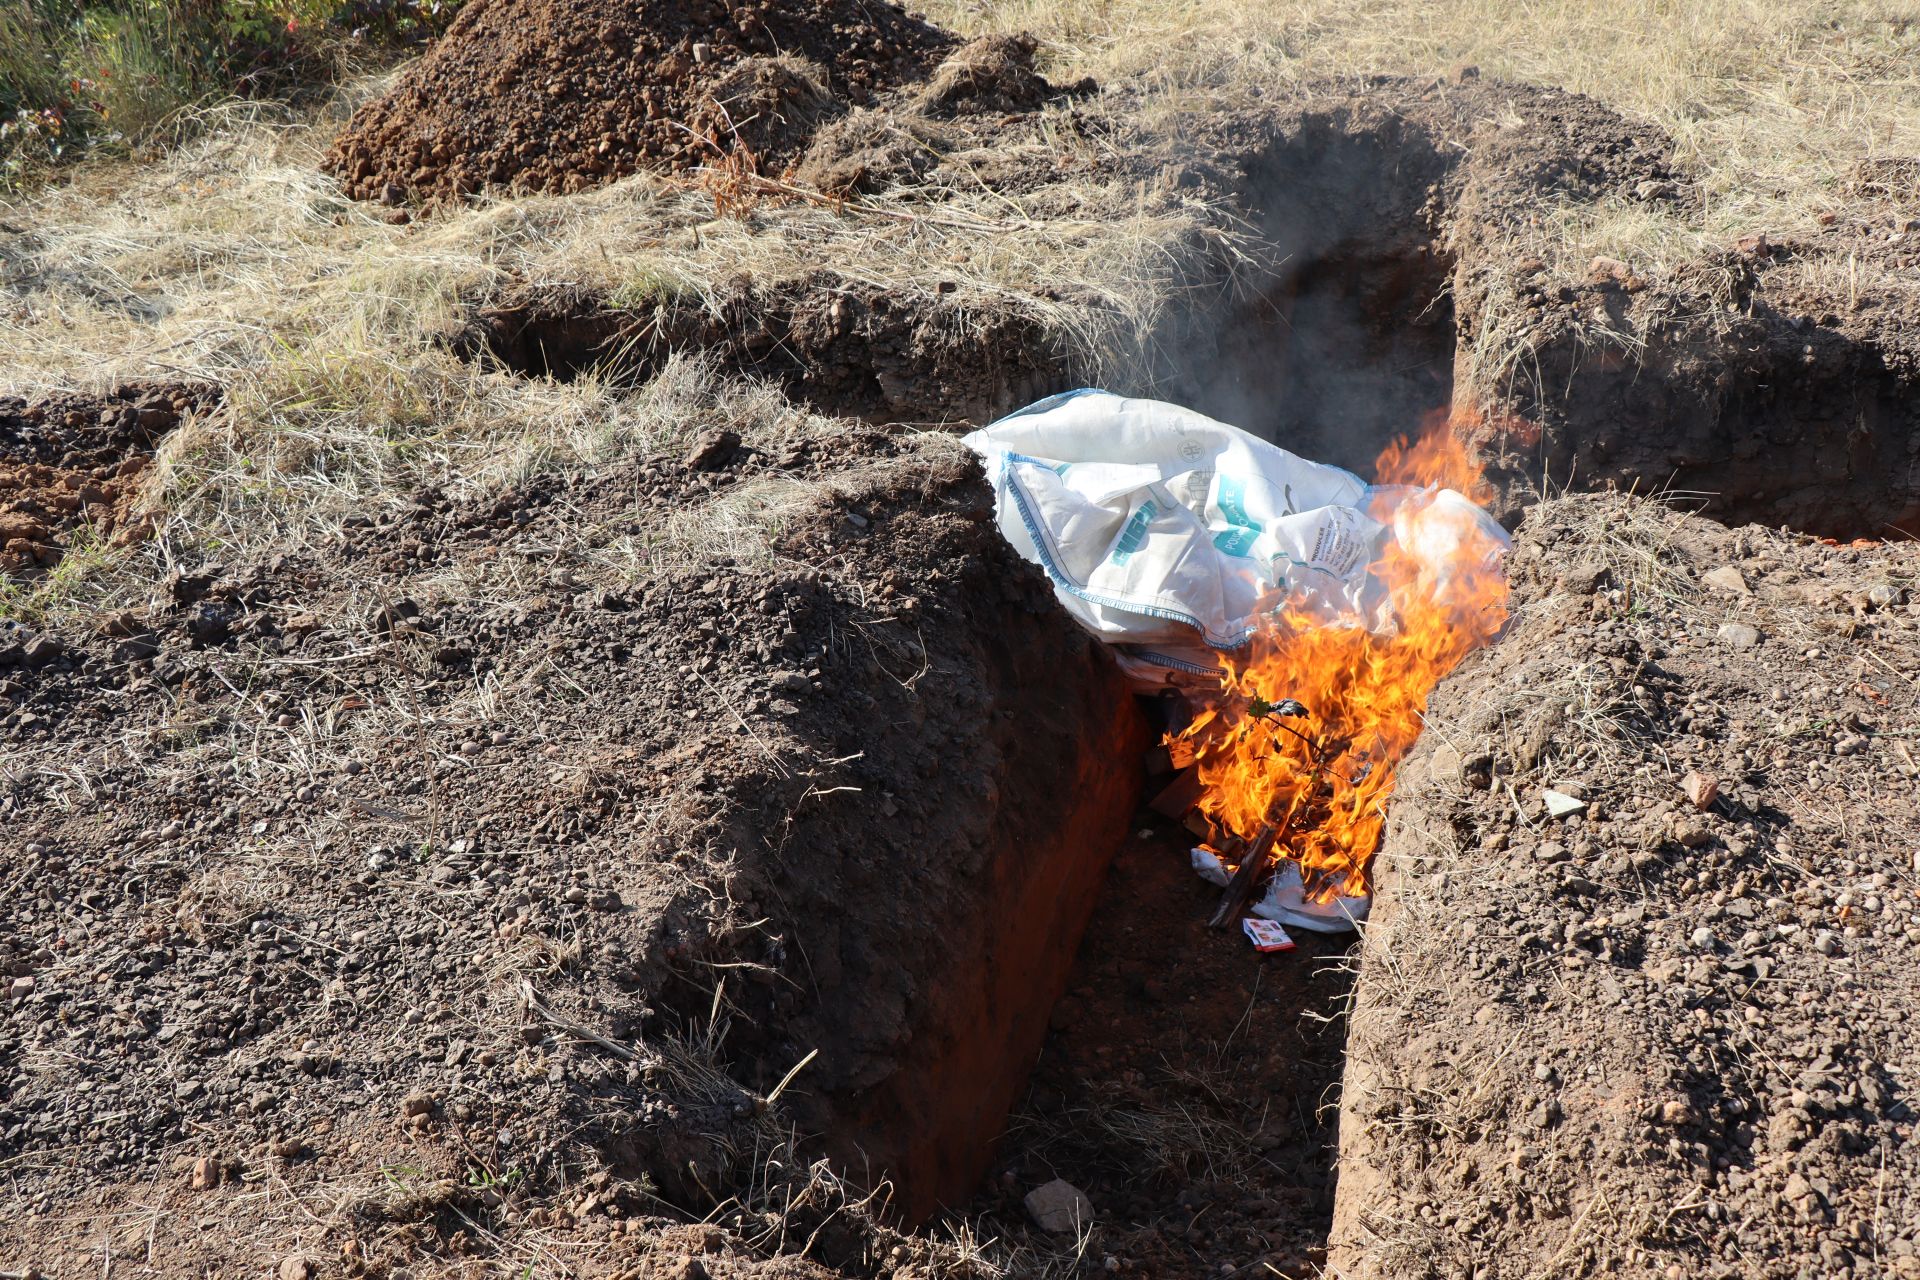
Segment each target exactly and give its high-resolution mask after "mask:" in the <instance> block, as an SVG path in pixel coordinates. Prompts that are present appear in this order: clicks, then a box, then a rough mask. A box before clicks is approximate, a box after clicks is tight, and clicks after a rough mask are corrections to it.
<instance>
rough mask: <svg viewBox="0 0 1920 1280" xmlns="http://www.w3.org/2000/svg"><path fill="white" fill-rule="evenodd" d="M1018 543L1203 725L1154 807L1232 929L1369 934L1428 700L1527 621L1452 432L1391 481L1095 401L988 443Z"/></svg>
mask: <svg viewBox="0 0 1920 1280" xmlns="http://www.w3.org/2000/svg"><path fill="white" fill-rule="evenodd" d="M966 442H967V444H968V445H970V446H971V447H972V448H973V449H974V450H975V451H977V452H978V453H979V454H980V455H981V456H982V458H983V459H984V461H985V464H986V467H987V470H988V473H989V475H990V476H991V477H992V480H993V484H994V491H995V495H996V502H997V515H998V519H999V527H1000V531H1001V532H1002V534H1004V535H1005V536H1006V538H1007V540H1008V541H1009V542H1010V543H1012V544H1013V546H1014V547H1015V548H1016V549H1017V550H1019V551H1020V552H1021V554H1022V555H1024V556H1025V557H1026V558H1027V559H1029V560H1031V561H1034V562H1035V563H1037V564H1039V565H1040V566H1041V567H1042V568H1043V569H1045V570H1046V572H1047V575H1048V577H1049V578H1051V579H1052V581H1053V584H1054V588H1055V592H1056V594H1057V595H1058V596H1059V598H1060V601H1061V603H1062V604H1064V605H1065V606H1066V608H1067V610H1068V611H1069V612H1070V613H1072V614H1073V615H1074V617H1075V618H1077V619H1078V620H1079V621H1080V623H1081V625H1082V626H1084V627H1086V629H1087V630H1089V631H1091V632H1092V633H1093V634H1094V635H1096V636H1098V637H1099V638H1100V639H1101V640H1103V641H1106V642H1107V643H1109V644H1111V645H1113V646H1114V652H1115V654H1116V655H1117V656H1118V657H1119V658H1120V660H1121V663H1122V665H1123V666H1124V667H1125V668H1126V669H1127V670H1128V671H1129V672H1130V673H1131V674H1132V675H1133V676H1134V677H1135V679H1136V680H1137V681H1139V682H1140V683H1141V684H1142V685H1144V686H1147V687H1149V688H1164V687H1166V686H1167V685H1174V686H1176V687H1178V688H1180V689H1181V691H1182V692H1184V693H1185V694H1186V702H1187V704H1188V705H1189V706H1190V707H1192V708H1193V709H1194V714H1193V715H1192V718H1191V719H1190V720H1189V721H1188V722H1187V723H1186V724H1185V725H1184V727H1177V728H1176V729H1175V730H1174V732H1172V733H1170V734H1169V735H1168V738H1167V741H1166V759H1167V762H1168V763H1169V764H1170V765H1171V766H1172V767H1174V768H1176V769H1180V770H1184V771H1185V772H1183V773H1182V774H1180V775H1179V776H1177V777H1176V778H1175V780H1174V782H1173V783H1171V784H1170V785H1168V786H1167V788H1166V789H1165V791H1163V792H1162V793H1161V795H1160V796H1158V797H1156V799H1155V800H1154V807H1155V808H1156V809H1159V810H1160V811H1161V812H1163V813H1166V814H1167V815H1168V816H1169V817H1174V818H1178V819H1180V820H1182V821H1183V822H1185V824H1186V825H1187V826H1188V828H1189V829H1191V830H1192V831H1193V832H1194V833H1195V834H1196V835H1199V836H1201V837H1202V839H1203V840H1204V841H1205V843H1203V844H1202V845H1201V846H1200V847H1199V848H1198V849H1196V850H1195V851H1194V866H1195V869H1196V870H1197V871H1199V872H1201V874H1202V875H1203V876H1206V877H1207V878H1209V879H1213V880H1215V881H1216V882H1223V883H1224V886H1225V889H1226V894H1225V896H1224V897H1223V898H1222V901H1221V905H1220V909H1219V911H1218V912H1217V913H1216V914H1215V917H1214V920H1213V923H1214V924H1215V925H1216V926H1217V927H1222V928H1224V927H1226V926H1227V925H1228V924H1229V923H1231V921H1233V920H1235V919H1238V918H1239V917H1240V914H1241V913H1242V912H1243V911H1245V910H1246V909H1247V907H1248V905H1249V904H1250V903H1251V902H1252V901H1253V898H1254V895H1255V893H1256V892H1257V891H1258V889H1259V887H1260V885H1261V883H1262V882H1266V883H1267V889H1266V893H1265V896H1264V897H1263V898H1262V899H1261V900H1260V902H1259V905H1258V906H1255V907H1254V913H1255V914H1256V915H1257V916H1260V917H1264V918H1265V919H1267V920H1271V921H1277V922H1280V923H1284V924H1289V925H1299V926H1301V927H1304V928H1308V929H1319V930H1327V931H1339V930H1343V929H1348V928H1351V927H1353V925H1355V924H1356V923H1358V921H1360V920H1361V919H1364V918H1365V915H1366V911H1367V907H1368V904H1369V900H1370V894H1371V886H1370V879H1369V872H1370V867H1371V862H1372V858H1373V854H1374V852H1375V850H1376V849H1377V848H1378V845H1379V841H1380V836H1381V833H1382V832H1383V830H1384V828H1385V814H1386V801H1387V797H1388V796H1389V795H1390V793H1391V792H1392V789H1393V779H1394V773H1395V770H1396V769H1397V767H1398V765H1399V762H1400V760H1401V759H1402V758H1403V757H1404V756H1405V754H1406V752H1407V750H1408V749H1409V748H1410V747H1411V746H1412V745H1413V743H1414V741H1415V740H1416V739H1417V738H1418V737H1419V734H1420V729H1421V725H1422V723H1423V716H1424V713H1425V710H1426V702H1427V695H1428V694H1429V693H1431V692H1432V690H1433V687H1434V685H1435V684H1437V683H1438V682H1439V680H1440V678H1441V677H1442V676H1444V675H1445V674H1446V673H1447V672H1448V671H1450V670H1452V668H1453V667H1454V665H1455V664H1457V663H1458V662H1459V661H1460V659H1461V658H1463V657H1465V656H1466V655H1467V654H1468V653H1470V652H1472V651H1473V650H1474V649H1476V648H1478V647H1479V646H1481V645H1483V644H1486V643H1487V642H1489V641H1490V640H1491V639H1493V637H1494V636H1495V635H1496V634H1497V633H1498V631H1499V629H1500V627H1501V626H1502V625H1503V624H1504V622H1505V618H1506V607H1505V606H1506V577H1505V573H1504V567H1503V561H1504V557H1505V554H1506V551H1507V549H1508V547H1509V541H1508V538H1507V534H1506V531H1505V530H1503V529H1502V528H1501V527H1500V526H1499V524H1497V523H1496V522H1495V521H1494V520H1493V519H1492V517H1490V516H1488V515H1487V513H1486V512H1485V511H1483V510H1481V509H1480V507H1478V506H1477V505H1475V503H1474V501H1472V500H1471V499H1470V498H1468V497H1466V496H1463V494H1462V493H1460V492H1459V491H1458V490H1459V489H1463V488H1464V489H1468V490H1470V491H1474V490H1477V488H1478V487H1479V486H1480V484H1481V481H1480V479H1479V474H1478V469H1477V468H1476V467H1475V466H1473V465H1472V463H1471V461H1470V460H1469V459H1468V457H1467V455H1466V453H1465V451H1464V450H1463V449H1461V447H1460V446H1459V443H1458V442H1457V441H1456V440H1455V439H1454V437H1453V435H1452V433H1451V431H1447V430H1442V431H1437V432H1431V433H1429V434H1428V435H1427V436H1426V437H1425V438H1423V439H1422V440H1421V441H1419V442H1418V443H1416V444H1411V445H1410V444H1407V443H1406V442H1405V441H1401V442H1398V443H1396V444H1394V445H1392V446H1390V447H1389V448H1388V449H1387V450H1386V451H1385V452H1384V453H1383V454H1382V455H1381V457H1380V460H1379V463H1378V464H1377V468H1376V470H1377V475H1378V478H1379V479H1380V480H1381V481H1383V482H1384V483H1376V484H1371V485H1369V484H1366V483H1364V482H1362V481H1361V480H1360V479H1359V478H1358V477H1356V476H1354V475H1352V474H1351V473H1349V472H1346V471H1343V470H1340V469H1339V468H1337V467H1329V466H1324V465H1322V464H1320V463H1315V462H1308V461H1306V460H1305V459H1302V458H1297V457H1295V456H1294V455H1292V454H1290V453H1288V452H1286V451H1285V450H1284V449H1280V448H1277V447H1275V446H1273V445H1271V444H1268V443H1266V442H1264V441H1262V440H1259V439H1256V438H1255V437H1253V436H1250V435H1248V434H1247V433H1246V432H1244V431H1240V430H1238V429H1236V428H1234V427H1230V426H1227V425H1225V424H1223V423H1219V422H1215V421H1213V420H1212V419H1210V418H1207V417H1204V416H1202V415H1200V414H1197V413H1194V412H1193V411H1191V410H1189V409H1182V408H1179V407H1177V406H1174V405H1169V404H1161V403H1158V402H1156V401H1152V400H1129V399H1124V398H1122V397H1120V396H1115V395H1111V394H1109V393H1107V392H1103V391H1076V392H1070V393H1068V394H1066V395H1061V396H1055V397H1053V398H1052V399H1049V400H1043V401H1041V402H1040V403H1039V404H1036V405H1034V406H1032V407H1031V408H1028V409H1023V410H1021V411H1020V412H1019V413H1016V414H1013V415H1012V416H1010V417H1007V418H1003V419H1001V420H1000V421H999V422H996V423H994V424H993V425H992V426H989V427H987V428H985V429H984V430H981V431H976V432H974V433H973V434H972V435H969V436H968V437H967V438H966Z"/></svg>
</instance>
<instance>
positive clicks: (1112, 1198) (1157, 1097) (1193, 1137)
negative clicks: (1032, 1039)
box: [973, 817, 1353, 1278]
mask: <svg viewBox="0 0 1920 1280" xmlns="http://www.w3.org/2000/svg"><path fill="white" fill-rule="evenodd" d="M1143 822H1144V823H1146V824H1150V825H1145V826H1143V827H1142V829H1141V830H1140V831H1139V832H1138V833H1137V835H1136V836H1135V837H1134V838H1132V839H1130V840H1128V841H1127V842H1126V844H1125V845H1123V846H1122V848H1121V850H1120V853H1119V856H1118V857H1117V858H1115V860H1114V863H1113V869H1112V871H1111V873H1110V874H1109V876H1108V879H1107V885H1106V891H1105V893H1104V895H1103V896H1102V898H1101V900H1100V905H1099V907H1098V908H1097V909H1096V910H1095V912H1094V915H1093V919H1092V921H1091V922H1090V924H1089V925H1088V929H1087V935H1086V939H1085V941H1084V942H1083V943H1082V944H1081V947H1080V954H1079V956H1078V957H1077V958H1076V960H1075V961H1074V966H1073V975H1072V978H1071V979H1070V982H1069V985H1068V991H1067V994H1066V996H1065V997H1063V998H1062V999H1061V1001H1060V1003H1059V1004H1058V1005H1056V1006H1055V1008H1054V1011H1053V1018H1052V1027H1053V1030H1052V1033H1051V1034H1050V1035H1049V1036H1048V1037H1047V1044H1046V1049H1045V1051H1044V1052H1043V1053H1042V1054H1041V1055H1040V1059H1039V1061H1038V1063H1037V1064H1036V1065H1035V1067H1034V1070H1033V1079H1032V1087H1031V1090H1030V1092H1029V1094H1028V1096H1027V1099H1026V1102H1025V1104H1024V1105H1023V1106H1022V1108H1021V1109H1020V1111H1019V1113H1018V1114H1017V1115H1016V1116H1015V1118H1014V1121H1013V1124H1012V1126H1011V1128H1010V1130H1009V1133H1008V1136H1007V1140H1006V1144H1005V1147H1004V1149H1003V1151H1002V1153H1001V1157H1000V1159H999V1160H998V1161H997V1162H996V1165H995V1169H996V1170H997V1176H996V1177H995V1178H994V1179H993V1180H992V1181H991V1182H989V1183H988V1185H987V1187H986V1188H985V1189H984V1190H983V1191H982V1194H981V1196H980V1197H979V1199H978V1200H976V1201H975V1203H974V1206H973V1208H974V1210H975V1211H976V1212H980V1213H984V1214H986V1215H988V1217H989V1219H990V1221H991V1222H992V1227H993V1230H994V1231H995V1232H996V1233H1002V1234H1004V1235H1005V1236H1006V1237H1008V1238H1011V1239H1016V1240H1026V1241H1029V1242H1031V1243H1032V1247H1033V1248H1034V1249H1035V1250H1036V1252H1037V1251H1038V1250H1039V1249H1040V1248H1042V1247H1043V1243H1042V1242H1044V1241H1046V1237H1045V1236H1044V1235H1043V1234H1042V1233H1040V1232H1038V1231H1037V1230H1036V1229H1035V1228H1034V1226H1033V1225H1032V1223H1031V1222H1029V1221H1028V1219H1027V1215H1026V1212H1025V1210H1024V1209H1023V1207H1022V1205H1021V1199H1022V1197H1023V1196H1024V1195H1025V1193H1026V1192H1027V1191H1029V1190H1031V1189H1032V1188H1034V1187H1036V1186H1039V1185H1041V1184H1043V1183H1046V1182H1048V1181H1050V1180H1052V1179H1054V1178H1064V1179H1066V1180H1067V1181H1068V1182H1070V1183H1072V1184H1073V1185H1075V1186H1077V1187H1079V1188H1080V1189H1081V1190H1082V1191H1083V1192H1085V1193H1086V1194H1087V1196H1088V1198H1089V1199H1090V1200H1091V1201H1092V1203H1093V1208H1094V1218H1093V1221H1092V1223H1091V1224H1090V1225H1091V1226H1092V1227H1093V1229H1094V1230H1093V1235H1092V1237H1091V1239H1090V1241H1089V1243H1088V1245H1087V1248H1086V1251H1085V1252H1086V1256H1087V1257H1088V1259H1089V1261H1090V1262H1091V1263H1092V1264H1093V1265H1094V1267H1095V1268H1104V1269H1106V1270H1109V1271H1118V1272H1119V1273H1121V1274H1124V1275H1129V1276H1138V1277H1143V1278H1145V1277H1165V1278H1171V1277H1179V1276H1198V1275H1209V1276H1217V1275H1231V1274H1244V1275H1248V1276H1273V1275H1276V1274H1277V1275H1280V1276H1283V1277H1290V1276H1304V1275H1308V1274H1311V1272H1312V1268H1313V1266H1314V1264H1315V1263H1316V1262H1319V1261H1321V1260H1323V1258H1322V1254H1323V1246H1324V1244H1325V1241H1326V1237H1327V1227H1328V1223H1329V1222H1330V1220H1331V1219H1332V1216H1333V1190H1334V1188H1333V1168H1332V1165H1333V1147H1334V1142H1335V1133H1336V1126H1335V1119H1336V1112H1337V1110H1338V1107H1337V1103H1338V1100H1339V1082H1340V1073H1341V1069H1342V1066H1343V1064H1344V1054H1343V1052H1342V1050H1343V1045H1344V1042H1345V1039H1346V1030H1345V1023H1344V1020H1343V1018H1342V1016H1341V1015H1342V1013H1343V1005H1344V1001H1345V1000H1346V998H1347V997H1348V995H1349V994H1350V992H1351V990H1352V983H1353V972H1352V970H1350V969H1348V968H1346V967H1345V966H1344V964H1343V961H1344V959H1345V956H1346V953H1347V950H1348V948H1349V946H1350V945H1351V943H1352V938H1351V937H1346V938H1327V937H1321V936H1317V935H1314V934H1310V933H1305V932H1300V933H1299V934H1298V935H1297V937H1296V941H1297V942H1298V943H1299V946H1298V948H1297V949H1296V950H1294V951H1290V952H1284V953H1275V954H1270V955H1262V954H1260V953H1259V952H1256V951H1254V950H1253V949H1252V948H1251V947H1250V946H1248V945H1247V940H1246V938H1245V937H1244V936H1242V935H1241V933H1240V931H1239V930H1238V929H1237V928H1236V929H1234V930H1232V931H1228V932H1222V931H1216V930H1213V929H1209V928H1208V927H1207V924H1206V921H1207V917H1208V916H1210V915H1211V914H1212V913H1213V909H1214V907H1215V906H1216V905H1218V903H1219V899H1220V891H1219V890H1218V889H1216V888H1214V887H1212V886H1210V885H1208V884H1207V883H1206V882H1205V881H1203V880H1201V879H1199V878H1198V877H1197V876H1195V875H1194V874H1193V872H1192V871H1191V870H1190V869H1189V867H1188V856H1187V850H1188V848H1189V846H1190V845H1191V843H1192V840H1191V838H1190V837H1187V836H1186V833H1185V832H1183V831H1181V830H1180V829H1178V828H1177V827H1175V826H1174V825H1173V824H1170V823H1167V822H1166V821H1165V820H1164V819H1157V818H1153V817H1148V818H1145V819H1143ZM1053 1244H1054V1247H1055V1248H1058V1247H1059V1242H1058V1241H1054V1242H1053ZM1109 1258H1110V1259H1112V1262H1111V1263H1109V1262H1108V1261H1107V1259H1109Z"/></svg>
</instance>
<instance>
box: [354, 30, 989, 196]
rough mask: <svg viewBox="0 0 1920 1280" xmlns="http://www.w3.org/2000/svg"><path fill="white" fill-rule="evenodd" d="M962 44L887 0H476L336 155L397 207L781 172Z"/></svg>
mask: <svg viewBox="0 0 1920 1280" xmlns="http://www.w3.org/2000/svg"><path fill="white" fill-rule="evenodd" d="M955 43H956V42H955V41H954V39H953V38H952V37H951V36H949V35H947V34H946V33H945V32H942V31H940V30H939V29H938V28H936V27H933V26H931V25H930V24H928V23H926V22H924V21H922V20H921V19H919V18H917V17H914V16H913V15H911V14H909V13H907V12H906V11H904V10H902V9H900V8H898V7H896V6H894V5H892V4H889V3H885V0H757V2H756V3H746V4H740V5H737V6H732V7H729V6H727V5H725V4H722V3H720V2H719V0H711V2H708V0H644V3H640V4H615V3H608V2H607V0H539V3H535V4H531V5H529V4H524V3H516V2H512V0H476V2H475V3H473V4H470V5H469V6H468V7H467V8H465V9H464V10H463V11H462V12H461V14H460V16H459V18H458V19H456V20H455V22H454V24H453V26H452V27H451V28H450V29H449V30H448V32H447V34H446V35H445V36H444V37H442V38H441V40H440V41H439V42H438V43H436V44H435V46H434V47H433V49H432V50H431V51H430V52H429V53H428V54H427V55H426V56H425V57H424V58H423V59H421V61H420V62H419V64H418V65H416V66H414V67H413V68H411V69H409V70H408V71H407V72H406V73H405V75H404V76H403V77H402V79H401V81H400V83H399V84H398V85H397V86H395V88H394V89H393V90H392V91H391V92H390V93H388V94H387V95H386V96H385V97H382V98H380V99H378V100H377V101H375V102H372V103H370V104H368V105H367V106H365V107H363V108H361V109H360V110H359V111H358V112H356V113H355V115H354V117H353V120H352V121H351V122H350V123H349V124H348V126H347V129H346V131H345V132H344V133H343V134H342V135H341V136H340V139H339V141H338V142H336V143H335V144H334V147H333V149H332V151H330V152H329V153H328V156H327V160H326V166H327V168H328V169H329V170H331V171H332V172H334V173H337V174H339V175H340V177H341V178H342V180H343V182H344V184H345V186H346V188H347V190H348V191H349V192H350V193H351V194H352V195H354V196H356V197H359V198H362V199H381V200H386V201H388V202H390V203H400V202H402V201H405V200H408V199H419V198H451V197H457V196H462V195H466V194H469V193H471V192H475V191H478V190H480V189H481V188H483V187H488V186H499V187H508V186H519V187H525V188H530V189H534V190H545V191H577V190H581V189H583V188H585V187H589V186H593V185H595V184H597V183H601V182H606V181H610V180H612V179H614V178H618V177H622V176H624V175H626V174H630V173H634V172H637V171H639V170H641V169H656V170H676V169H686V168H690V167H693V166H695V165H714V164H719V163H722V162H723V161H726V160H728V158H729V157H737V158H738V160H739V161H740V162H741V163H744V164H746V165H748V166H750V167H760V168H767V167H771V168H773V169H778V168H779V166H780V165H782V164H783V163H785V162H786V161H788V160H791V159H793V158H794V157H795V156H797V155H798V154H799V152H800V150H801V149H802V148H803V147H804V145H805V141H806V139H807V138H808V137H809V136H811V134H812V132H813V130H814V128H815V126H816V125H817V124H818V123H819V121H820V120H821V119H822V118H824V117H825V116H826V115H828V114H830V113H837V112H838V111H841V110H844V109H845V105H846V104H851V105H854V106H858V105H863V104H865V103H867V102H869V101H871V100H872V99H873V97H874V95H875V94H877V93H879V92H881V91H883V90H886V89H890V88H894V87H897V86H899V85H902V84H905V83H908V82H910V81H914V80H917V79H920V78H922V77H924V76H925V75H926V74H927V73H928V72H929V71H930V70H931V69H932V68H933V66H934V64H935V63H936V62H938V61H939V59H940V57H941V55H942V54H944V53H946V52H947V51H948V50H949V49H951V48H952V47H953V46H954V44H955Z"/></svg>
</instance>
